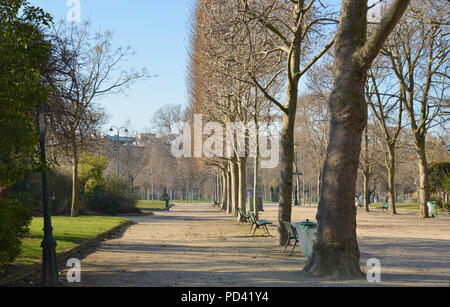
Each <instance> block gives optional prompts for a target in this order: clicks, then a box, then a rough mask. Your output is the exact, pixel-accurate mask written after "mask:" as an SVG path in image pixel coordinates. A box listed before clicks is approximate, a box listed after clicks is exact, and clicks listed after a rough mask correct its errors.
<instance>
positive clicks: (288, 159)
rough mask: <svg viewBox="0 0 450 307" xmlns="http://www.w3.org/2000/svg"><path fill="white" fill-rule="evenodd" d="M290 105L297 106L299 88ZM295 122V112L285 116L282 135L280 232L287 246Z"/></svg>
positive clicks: (281, 243) (281, 239)
mask: <svg viewBox="0 0 450 307" xmlns="http://www.w3.org/2000/svg"><path fill="white" fill-rule="evenodd" d="M287 99H289V100H290V103H289V105H292V106H293V107H295V108H297V102H295V103H294V101H293V100H294V99H295V101H296V100H297V90H296V89H295V90H291V91H289V92H288V98H287ZM294 123H295V112H291V113H290V115H287V114H285V115H284V116H283V129H282V131H281V135H280V147H281V152H280V169H281V183H280V205H279V207H278V233H279V235H280V237H279V242H278V243H279V245H280V246H285V245H286V242H287V240H288V238H289V235H288V233H287V230H286V228H285V227H284V226H283V222H289V223H290V222H291V215H292V181H293V176H292V175H293V173H294V167H293V166H294V143H293V140H294Z"/></svg>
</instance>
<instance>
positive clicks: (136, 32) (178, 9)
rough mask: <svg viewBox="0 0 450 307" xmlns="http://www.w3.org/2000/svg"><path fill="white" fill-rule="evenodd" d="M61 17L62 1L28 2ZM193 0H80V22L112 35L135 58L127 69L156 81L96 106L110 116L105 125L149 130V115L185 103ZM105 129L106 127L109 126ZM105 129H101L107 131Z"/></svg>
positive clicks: (65, 9)
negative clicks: (127, 124) (140, 71)
mask: <svg viewBox="0 0 450 307" xmlns="http://www.w3.org/2000/svg"><path fill="white" fill-rule="evenodd" d="M30 3H32V4H33V5H34V6H39V7H41V8H43V9H44V10H46V11H47V12H49V13H50V14H52V15H53V16H54V18H55V19H56V20H59V19H63V18H64V19H65V18H66V15H67V12H68V11H69V10H70V7H68V6H67V0H30ZM192 3H193V0H172V1H161V0H128V1H122V0H80V4H81V18H82V20H83V21H85V20H89V21H90V23H91V26H92V30H93V31H97V30H99V29H100V30H102V31H106V30H108V31H112V32H113V39H114V40H113V44H114V45H115V46H116V47H120V46H122V47H126V46H130V47H132V49H133V50H134V51H136V54H135V55H134V56H133V57H132V58H130V59H129V61H128V62H127V65H129V66H131V67H134V68H136V69H141V68H144V67H145V68H146V69H147V70H148V71H149V73H150V74H151V75H154V74H157V75H158V77H157V78H152V79H149V80H147V81H140V82H138V83H137V84H136V85H134V86H133V87H132V88H131V89H130V90H128V91H127V93H126V94H125V95H116V96H108V97H106V98H105V99H104V100H102V102H101V104H102V105H103V107H104V108H105V109H106V111H107V113H108V114H109V115H110V122H109V125H116V126H118V125H124V124H125V121H126V120H128V119H129V120H130V121H131V127H132V128H133V129H136V130H139V131H143V130H145V128H146V127H150V126H151V123H150V120H151V118H152V114H153V113H154V112H155V111H156V110H157V109H159V108H160V107H162V106H164V105H166V104H183V105H184V104H185V103H186V97H187V96H186V82H185V80H186V67H187V63H188V55H187V50H188V48H187V47H188V46H189V36H188V30H189V27H190V26H189V20H188V18H189V16H190V14H191V6H192ZM109 125H108V127H109ZM108 127H105V128H108Z"/></svg>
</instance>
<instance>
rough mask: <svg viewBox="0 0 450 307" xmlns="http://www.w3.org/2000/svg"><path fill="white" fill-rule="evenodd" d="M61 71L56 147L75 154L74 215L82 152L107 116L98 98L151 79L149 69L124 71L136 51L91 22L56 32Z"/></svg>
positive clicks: (55, 105) (56, 85)
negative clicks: (116, 44)
mask: <svg viewBox="0 0 450 307" xmlns="http://www.w3.org/2000/svg"><path fill="white" fill-rule="evenodd" d="M51 37H52V41H53V49H54V57H55V59H54V60H55V62H57V64H56V66H57V68H58V69H57V70H56V72H55V76H54V82H53V83H52V86H53V89H54V91H53V97H52V101H51V111H50V117H51V125H50V130H51V135H52V137H53V138H52V145H53V146H54V147H55V148H61V149H64V150H65V152H66V153H67V154H69V155H70V157H71V158H72V166H73V191H72V211H71V215H72V216H77V215H78V212H79V197H78V156H79V153H80V151H81V150H83V149H85V148H86V146H87V145H88V144H89V143H90V142H91V141H93V140H95V139H96V136H98V134H99V133H98V131H99V127H100V126H101V125H102V124H103V122H104V119H105V116H104V113H103V111H102V110H101V109H100V108H99V106H98V101H99V99H101V98H104V97H105V96H107V95H111V94H117V93H119V92H122V91H124V90H125V89H127V88H128V87H129V86H130V85H131V84H132V83H133V82H135V81H136V80H138V79H141V78H144V77H146V72H145V71H143V72H135V71H134V70H130V71H124V70H121V67H120V65H121V64H122V63H123V61H124V60H126V58H127V57H129V56H131V55H132V52H131V51H130V49H129V48H126V49H122V48H118V49H113V47H112V45H111V33H109V32H105V33H97V34H95V35H93V34H91V33H90V32H89V26H88V24H87V23H85V24H83V25H81V26H78V25H76V24H74V23H72V24H70V25H68V24H66V23H64V22H61V23H60V24H59V25H58V26H55V27H54V29H53V33H51Z"/></svg>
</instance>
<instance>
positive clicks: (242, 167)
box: [238, 157, 247, 212]
mask: <svg viewBox="0 0 450 307" xmlns="http://www.w3.org/2000/svg"><path fill="white" fill-rule="evenodd" d="M238 167H239V207H240V208H242V209H243V210H244V212H245V211H247V208H246V202H247V157H241V158H239V163H238Z"/></svg>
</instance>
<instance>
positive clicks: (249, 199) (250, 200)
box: [248, 196, 255, 212]
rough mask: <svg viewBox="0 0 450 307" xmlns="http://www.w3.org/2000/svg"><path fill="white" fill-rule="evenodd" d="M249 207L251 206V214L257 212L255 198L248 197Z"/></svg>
mask: <svg viewBox="0 0 450 307" xmlns="http://www.w3.org/2000/svg"><path fill="white" fill-rule="evenodd" d="M248 206H249V208H250V211H251V212H255V210H254V208H253V196H249V197H248Z"/></svg>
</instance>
